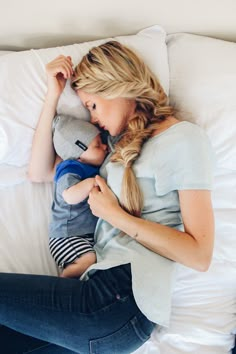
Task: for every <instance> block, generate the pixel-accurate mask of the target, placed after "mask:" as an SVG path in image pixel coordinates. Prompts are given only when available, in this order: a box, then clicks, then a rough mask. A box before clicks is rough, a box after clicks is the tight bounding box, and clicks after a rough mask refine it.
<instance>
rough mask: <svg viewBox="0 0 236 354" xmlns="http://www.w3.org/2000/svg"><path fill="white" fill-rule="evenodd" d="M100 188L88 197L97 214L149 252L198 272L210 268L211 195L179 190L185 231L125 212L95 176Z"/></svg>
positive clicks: (211, 242) (204, 192)
mask: <svg viewBox="0 0 236 354" xmlns="http://www.w3.org/2000/svg"><path fill="white" fill-rule="evenodd" d="M96 183H97V184H98V186H99V189H98V188H96V187H95V188H93V190H92V192H91V193H90V196H89V204H90V208H91V210H92V212H93V214H94V215H96V216H98V217H101V218H102V219H104V220H106V221H107V222H109V223H110V224H111V225H113V226H114V227H116V228H118V229H120V230H122V231H123V232H124V233H126V234H128V235H130V236H131V237H133V238H135V239H136V241H137V242H139V243H141V244H142V245H143V246H145V247H147V248H149V249H150V250H152V251H154V252H156V253H158V254H160V255H162V256H164V257H166V258H169V259H171V260H173V261H176V262H178V263H181V264H183V265H185V266H187V267H190V268H193V269H196V270H198V271H206V270H207V269H208V267H209V265H210V262H211V257H212V251H213V242H214V217H213V209H212V205H211V194H210V192H209V191H205V190H189V191H187V190H186V191H180V192H179V199H180V207H181V213H182V219H183V223H184V228H185V232H181V231H178V230H175V229H173V228H171V227H168V226H164V225H161V224H158V223H155V222H152V221H148V220H144V219H140V218H137V217H134V216H132V215H130V214H128V213H126V212H125V211H124V210H123V209H122V208H121V207H120V206H119V204H118V201H117V199H116V197H115V195H114V194H113V193H112V191H111V190H110V189H109V188H108V186H107V185H106V182H105V181H104V180H103V179H102V178H101V177H99V176H96Z"/></svg>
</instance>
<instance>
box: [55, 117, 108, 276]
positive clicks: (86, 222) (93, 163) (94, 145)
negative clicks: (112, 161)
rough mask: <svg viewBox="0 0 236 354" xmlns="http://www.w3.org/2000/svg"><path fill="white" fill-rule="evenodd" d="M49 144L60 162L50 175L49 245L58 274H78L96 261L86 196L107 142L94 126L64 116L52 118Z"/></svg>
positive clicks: (92, 217) (94, 223)
mask: <svg viewBox="0 0 236 354" xmlns="http://www.w3.org/2000/svg"><path fill="white" fill-rule="evenodd" d="M53 144H54V148H55V151H56V153H57V155H58V156H60V157H61V158H62V160H63V161H62V162H61V163H59V164H58V166H57V168H56V173H55V177H54V197H53V204H52V216H51V223H50V227H49V238H50V239H49V248H50V251H51V254H52V256H53V257H54V259H55V261H56V263H57V265H58V266H59V267H60V268H61V269H62V273H61V276H62V277H79V276H80V275H81V274H82V273H83V272H84V271H85V270H86V269H87V268H88V267H89V266H90V265H92V264H94V263H95V262H96V254H95V251H94V249H93V244H94V239H93V233H94V230H95V226H96V222H97V218H96V217H95V216H94V215H93V214H92V212H91V210H90V208H89V205H88V203H87V199H88V195H89V192H90V191H91V189H92V188H93V186H94V185H95V178H94V177H95V175H97V174H98V172H99V166H100V165H101V164H102V162H103V161H104V159H105V156H106V154H107V145H105V144H103V143H102V140H101V135H100V131H99V130H98V129H97V128H96V127H95V126H94V125H92V124H91V123H89V122H86V121H84V120H80V119H76V118H73V117H70V116H66V115H57V116H56V117H55V118H54V122H53Z"/></svg>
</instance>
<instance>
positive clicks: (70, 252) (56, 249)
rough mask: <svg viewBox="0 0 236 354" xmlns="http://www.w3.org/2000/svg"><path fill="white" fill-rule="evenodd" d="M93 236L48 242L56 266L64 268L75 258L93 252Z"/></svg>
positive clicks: (57, 239)
mask: <svg viewBox="0 0 236 354" xmlns="http://www.w3.org/2000/svg"><path fill="white" fill-rule="evenodd" d="M93 245H94V239H93V234H88V235H83V237H82V236H69V237H62V238H58V237H57V238H53V237H51V238H50V240H49V248H50V251H51V254H52V256H53V258H54V259H55V262H56V263H57V265H58V266H59V267H61V268H65V267H66V266H67V265H68V264H69V263H73V262H74V261H75V260H76V259H77V258H79V257H81V256H82V255H83V254H85V253H87V252H95V251H94V249H93Z"/></svg>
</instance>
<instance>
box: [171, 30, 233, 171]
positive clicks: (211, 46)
mask: <svg viewBox="0 0 236 354" xmlns="http://www.w3.org/2000/svg"><path fill="white" fill-rule="evenodd" d="M167 47H168V55H169V68H170V101H171V103H172V104H173V105H174V106H175V107H176V108H177V110H178V111H179V116H180V117H182V119H183V120H189V121H192V122H195V123H197V124H198V125H200V126H202V127H203V128H204V129H205V131H206V132H207V134H208V135H209V137H210V139H211V142H212V144H213V147H214V148H215V151H216V155H217V166H218V167H219V168H224V169H229V170H234V171H235V170H236V143H235V141H236V43H231V42H227V41H223V40H217V39H213V38H209V37H203V36H198V35H191V34H184V33H179V34H174V35H169V36H168V37H167Z"/></svg>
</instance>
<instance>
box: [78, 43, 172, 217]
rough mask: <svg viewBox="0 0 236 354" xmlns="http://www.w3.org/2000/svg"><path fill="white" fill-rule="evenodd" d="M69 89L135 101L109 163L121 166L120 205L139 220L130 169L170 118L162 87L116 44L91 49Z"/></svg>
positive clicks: (139, 200)
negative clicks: (147, 143)
mask: <svg viewBox="0 0 236 354" xmlns="http://www.w3.org/2000/svg"><path fill="white" fill-rule="evenodd" d="M71 86H72V88H73V89H74V90H78V89H82V90H83V91H85V92H87V93H89V94H96V95H99V96H101V97H103V98H105V99H114V98H118V97H119V98H120V97H123V98H126V99H131V100H134V101H135V103H136V109H135V113H134V115H133V116H131V117H129V119H128V121H127V126H126V130H125V131H124V132H123V134H122V136H121V138H120V140H119V141H118V143H117V144H116V146H115V152H114V154H113V156H112V157H111V161H112V162H119V163H121V164H122V165H123V166H124V175H123V181H122V189H121V199H120V202H121V205H122V206H123V208H124V209H125V210H127V211H128V212H129V213H130V214H132V215H135V216H140V215H141V211H142V207H143V198H142V193H141V191H140V188H139V185H138V182H137V180H136V176H135V174H134V171H133V168H132V166H133V164H134V162H135V161H136V159H137V158H138V156H139V155H140V152H141V149H142V146H143V144H144V143H145V141H146V140H147V139H148V138H149V137H150V136H152V134H153V132H154V131H155V130H156V129H157V127H158V124H159V123H160V122H161V121H163V120H165V119H166V117H168V116H171V115H173V114H174V109H173V107H171V106H169V105H168V103H167V96H166V94H165V92H164V90H163V88H162V86H161V85H160V83H159V81H158V80H157V78H156V77H155V76H154V75H153V73H152V72H151V71H150V70H149V68H148V67H147V65H146V64H145V63H144V62H143V61H142V60H141V58H140V57H139V56H138V55H136V54H135V53H134V52H133V51H132V50H130V49H129V48H127V47H126V46H124V45H122V44H121V43H119V42H117V41H110V42H107V43H105V44H102V45H100V46H98V47H94V48H92V49H91V50H90V51H89V53H88V54H87V55H85V56H84V57H83V59H82V60H81V62H80V63H79V64H78V65H77V67H76V68H75V74H74V77H73V79H72V83H71Z"/></svg>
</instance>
